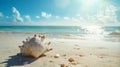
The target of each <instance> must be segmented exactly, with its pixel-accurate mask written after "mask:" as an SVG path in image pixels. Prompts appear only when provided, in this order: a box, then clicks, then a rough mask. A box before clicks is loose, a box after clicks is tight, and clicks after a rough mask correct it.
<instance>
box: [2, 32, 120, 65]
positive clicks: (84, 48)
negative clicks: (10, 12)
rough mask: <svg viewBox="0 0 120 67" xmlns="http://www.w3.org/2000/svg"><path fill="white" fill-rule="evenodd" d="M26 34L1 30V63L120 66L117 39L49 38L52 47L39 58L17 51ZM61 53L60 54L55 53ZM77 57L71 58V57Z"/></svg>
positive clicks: (119, 50)
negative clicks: (111, 40)
mask: <svg viewBox="0 0 120 67" xmlns="http://www.w3.org/2000/svg"><path fill="white" fill-rule="evenodd" d="M26 37H27V36H26V35H15V34H0V67H61V64H63V65H62V66H64V65H66V66H67V67H120V45H119V43H116V42H99V41H98V42H97V41H87V40H74V39H73V40H72V39H59V38H54V37H53V38H49V40H50V41H51V43H52V44H51V46H50V47H52V48H53V50H51V51H49V52H47V53H45V55H46V56H41V57H39V58H37V59H35V58H32V57H22V56H20V55H18V53H19V48H18V45H22V40H25V38H26ZM56 54H59V55H60V56H59V57H58V58H55V57H54V56H55V55H56ZM69 58H72V59H73V60H74V61H73V62H70V61H69V60H68V59H69Z"/></svg>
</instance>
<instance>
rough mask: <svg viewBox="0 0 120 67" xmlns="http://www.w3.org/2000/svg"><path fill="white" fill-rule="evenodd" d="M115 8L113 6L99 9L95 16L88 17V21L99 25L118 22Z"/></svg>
mask: <svg viewBox="0 0 120 67" xmlns="http://www.w3.org/2000/svg"><path fill="white" fill-rule="evenodd" d="M116 11H117V8H116V7H115V6H113V5H109V6H106V7H105V9H104V10H103V9H100V10H99V11H98V13H97V15H94V16H91V17H89V20H92V21H94V22H101V23H115V22H118V20H117V15H116Z"/></svg>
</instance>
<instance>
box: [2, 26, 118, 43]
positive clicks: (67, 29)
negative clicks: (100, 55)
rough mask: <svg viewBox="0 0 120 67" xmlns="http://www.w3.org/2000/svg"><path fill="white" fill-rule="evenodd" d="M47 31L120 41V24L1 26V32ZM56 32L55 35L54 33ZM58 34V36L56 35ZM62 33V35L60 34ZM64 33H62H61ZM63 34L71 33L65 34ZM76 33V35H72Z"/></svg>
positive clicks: (82, 37)
mask: <svg viewBox="0 0 120 67" xmlns="http://www.w3.org/2000/svg"><path fill="white" fill-rule="evenodd" d="M1 32H2V33H3V32H5V33H6V32H7V33H9V32H10V33H11V32H12V33H16V32H17V33H20V34H21V33H47V34H50V35H47V37H50V38H53V37H56V38H68V39H70V38H73V39H74V38H75V39H80V40H81V39H83V40H86V39H87V40H97V41H98V40H103V41H112V42H120V26H106V27H101V26H0V33H1ZM54 34H55V35H54ZM56 34H57V36H56ZM58 34H60V35H58ZM61 34H62V35H61ZM63 34H70V35H64V36H63ZM72 35H74V36H72ZM26 36H28V35H26Z"/></svg>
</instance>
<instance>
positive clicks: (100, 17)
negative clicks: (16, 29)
mask: <svg viewBox="0 0 120 67" xmlns="http://www.w3.org/2000/svg"><path fill="white" fill-rule="evenodd" d="M119 3H120V1H119V0H0V26H11V25H30V26H31V25H38V26H41V25H47V26H48V25H57V26H59V25H66V26H69V25H70V26H71V25H74V26H76V25H77V26H80V25H120V4H119Z"/></svg>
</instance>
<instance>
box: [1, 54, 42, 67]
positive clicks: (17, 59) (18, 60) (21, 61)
mask: <svg viewBox="0 0 120 67" xmlns="http://www.w3.org/2000/svg"><path fill="white" fill-rule="evenodd" d="M40 57H43V56H40ZM37 59H38V58H33V57H31V56H27V57H23V56H21V54H17V55H13V56H9V59H6V61H4V62H1V63H0V64H3V63H6V67H11V66H21V65H26V64H30V63H32V62H34V61H35V60H37Z"/></svg>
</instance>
